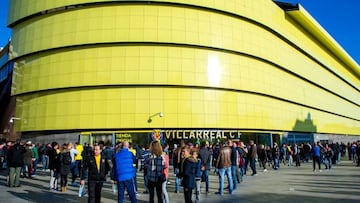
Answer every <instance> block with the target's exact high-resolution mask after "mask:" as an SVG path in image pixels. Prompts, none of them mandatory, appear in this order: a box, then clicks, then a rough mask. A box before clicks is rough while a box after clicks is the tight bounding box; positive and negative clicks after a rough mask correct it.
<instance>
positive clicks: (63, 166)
mask: <svg viewBox="0 0 360 203" xmlns="http://www.w3.org/2000/svg"><path fill="white" fill-rule="evenodd" d="M66 159H70V160H71V156H70V152H62V153H60V175H67V174H69V173H70V163H67V162H66V161H64V160H66Z"/></svg>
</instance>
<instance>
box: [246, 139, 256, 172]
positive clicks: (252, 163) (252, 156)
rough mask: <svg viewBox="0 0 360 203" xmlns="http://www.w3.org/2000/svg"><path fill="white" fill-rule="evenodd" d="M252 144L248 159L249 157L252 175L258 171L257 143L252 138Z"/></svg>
mask: <svg viewBox="0 0 360 203" xmlns="http://www.w3.org/2000/svg"><path fill="white" fill-rule="evenodd" d="M249 144H250V150H249V154H248V159H249V164H250V168H251V170H252V174H251V175H252V176H256V175H257V172H256V164H255V162H256V156H257V149H256V144H255V143H254V140H250V141H249Z"/></svg>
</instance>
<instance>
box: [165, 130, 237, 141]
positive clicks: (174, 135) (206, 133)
mask: <svg viewBox="0 0 360 203" xmlns="http://www.w3.org/2000/svg"><path fill="white" fill-rule="evenodd" d="M164 133H165V137H166V139H168V140H169V139H170V140H171V139H173V140H187V139H200V140H218V139H240V135H241V133H240V131H237V130H164Z"/></svg>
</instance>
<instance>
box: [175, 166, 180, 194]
mask: <svg viewBox="0 0 360 203" xmlns="http://www.w3.org/2000/svg"><path fill="white" fill-rule="evenodd" d="M179 172H180V169H178V168H175V175H176V174H178V173H179ZM175 191H176V192H179V191H180V178H178V177H175Z"/></svg>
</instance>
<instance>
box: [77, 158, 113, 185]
mask: <svg viewBox="0 0 360 203" xmlns="http://www.w3.org/2000/svg"><path fill="white" fill-rule="evenodd" d="M106 164H107V161H106V159H105V158H104V156H103V155H101V157H100V171H98V169H97V166H96V161H95V156H89V157H88V158H87V159H85V161H84V165H83V168H82V176H81V180H85V179H86V176H87V179H88V181H105V180H106V179H105V176H106V172H107V170H106Z"/></svg>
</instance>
